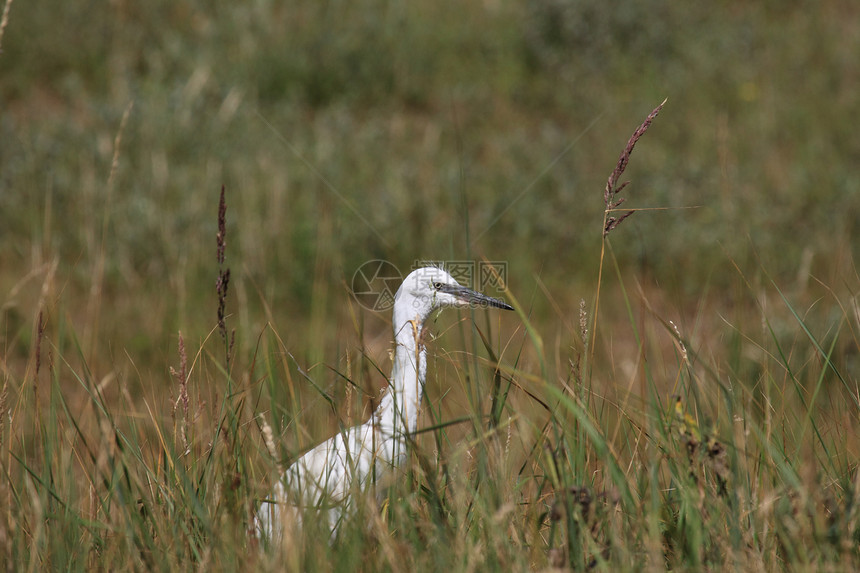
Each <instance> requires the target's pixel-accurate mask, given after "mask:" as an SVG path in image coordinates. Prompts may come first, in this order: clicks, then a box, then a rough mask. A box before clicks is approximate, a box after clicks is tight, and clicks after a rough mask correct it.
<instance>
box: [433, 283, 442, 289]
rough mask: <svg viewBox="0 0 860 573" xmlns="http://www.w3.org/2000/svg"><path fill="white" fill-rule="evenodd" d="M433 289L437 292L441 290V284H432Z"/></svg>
mask: <svg viewBox="0 0 860 573" xmlns="http://www.w3.org/2000/svg"><path fill="white" fill-rule="evenodd" d="M433 288H434V289H436V290H439V289H441V288H442V283H433Z"/></svg>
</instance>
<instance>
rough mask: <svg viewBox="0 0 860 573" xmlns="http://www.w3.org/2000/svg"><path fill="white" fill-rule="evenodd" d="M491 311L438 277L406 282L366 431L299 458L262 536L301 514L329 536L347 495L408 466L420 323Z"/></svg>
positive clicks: (418, 382) (420, 273)
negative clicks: (383, 382) (320, 517)
mask: <svg viewBox="0 0 860 573" xmlns="http://www.w3.org/2000/svg"><path fill="white" fill-rule="evenodd" d="M470 305H471V306H480V307H484V308H487V307H494V308H503V309H508V310H513V309H512V307H510V306H509V305H507V304H505V303H504V302H502V301H500V300H498V299H495V298H492V297H489V296H486V295H483V294H480V293H478V292H475V291H473V290H470V289H468V288H465V287H463V286H461V285H460V284H458V283H457V281H456V280H454V278H453V277H452V276H451V275H450V274H448V273H447V272H445V271H444V270H442V269H439V268H436V267H424V268H420V269H417V270H415V271H413V272H412V273H410V274H409V276H407V277H406V279H405V280H404V281H403V284H401V285H400V288H399V289H398V290H397V294H396V295H395V300H394V315H393V324H394V340H395V344H396V347H395V353H394V366H393V369H392V371H391V378H390V379H389V389H388V392H387V393H386V394H385V395H384V396H383V398H382V400H381V402H380V404H379V406H378V407H377V409H376V411H375V412H374V413H373V416H372V417H371V419H370V420H368V421H367V422H366V423H364V424H362V425H360V426H355V427H352V428H348V429H346V430H344V431H342V432H341V433H339V434H337V435H335V436H333V437H332V438H330V439H328V440H326V441H325V442H323V443H321V444H319V445H318V446H316V447H315V448H313V449H312V450H310V451H308V452H307V453H305V454H304V455H303V456H302V457H301V458H299V459H298V460H297V461H296V462H295V463H294V464H293V465H291V466H290V467H289V468H288V469H287V471H286V472H285V474H284V475H283V476H282V478H281V479H280V480H278V482H277V484H276V485H275V487H274V489H273V491H272V495H271V496H270V498H269V499H267V500H265V501H263V502H262V503H261V505H260V508H259V511H258V513H257V523H256V525H257V531H258V532H259V533H260V535H262V536H264V537H266V538H269V539H277V538H278V537H280V536H281V535H283V533H284V531H285V527H286V526H287V525H288V524H289V523H291V522H292V523H296V524H298V523H299V522H300V512H298V511H296V510H297V509H298V508H299V507H314V508H318V509H320V511H325V512H327V517H328V521H329V525H330V527H331V529H332V534H333V535H334V533H335V532H336V530H337V525H338V523H339V521H340V519H341V517H342V515H343V513H344V511H345V510H347V509H348V507H349V501H350V495H351V493H352V492H353V491H355V490H356V489H358V490H364V489H365V488H366V487H367V486H368V484H369V483H371V482H372V483H375V481H376V480H378V479H381V478H383V477H384V476H386V475H389V474H390V473H391V472H392V470H393V469H394V468H396V467H397V466H400V465H402V464H403V463H404V462H405V461H406V453H407V443H408V437H409V436H410V435H411V434H413V433H414V432H415V430H416V427H417V424H418V412H419V409H420V406H421V397H422V394H423V392H424V379H425V376H426V373H427V357H426V350H425V348H424V344H423V342H422V338H421V336H422V332H423V329H424V321H425V320H426V319H427V318H428V317H429V316H430V314H431V313H432V312H433V311H434V310H436V309H440V308H444V307H467V306H470Z"/></svg>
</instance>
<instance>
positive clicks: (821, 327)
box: [0, 108, 860, 571]
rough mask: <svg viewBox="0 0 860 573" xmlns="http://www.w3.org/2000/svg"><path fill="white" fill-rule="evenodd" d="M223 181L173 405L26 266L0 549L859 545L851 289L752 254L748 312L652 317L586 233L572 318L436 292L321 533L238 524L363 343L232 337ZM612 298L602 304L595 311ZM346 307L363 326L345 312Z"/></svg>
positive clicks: (311, 434)
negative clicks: (382, 447) (817, 294)
mask: <svg viewBox="0 0 860 573" xmlns="http://www.w3.org/2000/svg"><path fill="white" fill-rule="evenodd" d="M658 110H659V108H658ZM653 115H654V114H652V116H649V122H650V119H653ZM642 132H644V129H641V128H640V131H637V133H638V134H639V135H641V133H642ZM635 136H636V135H635V134H634V137H635ZM631 141H632V142H633V143H635V140H631ZM630 151H632V144H630V143H628V146H627V149H626V150H625V152H624V153H623V154H622V159H625V158H626V159H629V156H630ZM626 162H627V161H626V160H624V161H623V163H624V166H626ZM621 163H622V162H619V165H621ZM621 171H623V166H622V168H621V169H620V171H619V170H618V169H616V172H617V173H614V174H613V175H614V177H611V178H610V183H611V184H610V185H609V186H608V187H607V188H608V189H611V188H613V187H614V183H613V181H614V182H617V180H618V177H619V176H620V172H621ZM229 196H230V195H229V193H228V194H226V195H225V191H224V189H223V188H222V194H221V198H220V203H219V206H218V209H217V241H216V242H217V258H216V260H215V261H214V262H213V265H212V269H213V271H212V272H213V275H215V274H217V276H218V280H217V281H216V288H215V289H214V292H212V293H210V294H209V296H208V297H207V298H208V299H209V300H210V301H212V304H211V309H212V310H211V312H212V314H213V316H215V319H216V320H214V321H213V322H212V323H211V324H213V327H212V328H211V329H210V330H209V331H208V334H206V335H205V336H204V337H203V338H202V339H201V340H199V341H197V342H196V343H195V342H189V340H188V338H187V337H186V336H183V335H182V334H178V335H177V336H176V337H175V338H174V340H175V348H176V349H177V350H176V351H175V355H174V357H173V358H172V359H171V363H172V364H176V365H177V367H176V368H171V369H170V370H171V371H172V374H173V375H174V378H175V380H174V382H173V385H172V390H171V392H170V393H171V398H170V401H169V402H168V403H170V402H172V403H173V404H174V406H173V408H172V409H169V408H168V409H164V407H163V406H164V404H165V403H166V402H165V400H163V399H162V397H161V396H160V395H159V393H160V392H161V390H160V389H159V387H158V386H152V385H150V384H147V383H146V381H145V380H138V381H137V382H138V384H137V385H132V383H131V382H132V381H133V380H134V378H135V376H137V374H135V371H134V370H133V369H132V370H126V371H121V372H119V373H116V374H111V375H108V376H105V377H102V378H98V377H97V376H95V375H94V374H93V371H92V368H91V367H90V358H89V357H88V356H87V353H86V352H85V349H84V346H83V345H82V342H81V340H80V339H79V338H78V335H77V333H76V329H75V328H74V326H73V325H70V324H69V323H68V321H67V320H66V319H65V315H66V313H65V312H57V311H56V310H54V308H55V307H54V306H53V305H52V303H51V302H50V300H52V299H53V298H54V297H55V296H56V295H55V294H53V293H55V292H56V289H57V285H56V284H54V281H55V280H56V278H55V275H54V274H53V273H47V274H44V279H43V281H44V282H43V285H42V288H41V291H42V293H43V296H42V297H41V298H40V305H39V306H38V308H39V309H40V310H39V312H38V314H37V316H36V317H35V320H34V327H33V328H34V331H33V338H32V340H33V343H32V345H30V348H31V353H30V355H29V357H28V360H27V362H26V367H25V368H24V369H19V368H17V367H16V366H15V365H14V364H13V363H12V361H10V360H6V361H4V369H3V389H2V394H0V409H2V411H0V414H2V417H0V420H2V427H0V440H2V445H3V452H4V454H3V456H2V462H0V464H2V471H3V476H4V479H3V480H2V482H0V495H2V498H3V500H4V504H3V505H4V510H3V512H2V518H0V544H2V547H3V555H4V560H5V564H6V567H7V569H9V570H13V569H14V570H42V569H73V570H84V569H86V570H92V569H99V570H101V569H104V570H138V569H143V570H153V569H154V570H174V569H189V568H195V569H205V570H237V569H242V570H244V569H256V568H259V569H262V570H280V569H283V568H287V569H292V570H323V571H328V570H341V569H358V570H392V571H400V570H403V571H411V570H440V569H454V570H475V569H493V570H499V569H504V570H509V569H520V570H522V569H546V568H553V569H560V570H576V571H583V570H589V569H597V570H612V571H617V570H642V569H644V568H649V569H658V570H659V569H665V568H670V569H690V570H696V569H702V568H707V569H722V568H741V569H752V570H776V569H782V568H785V567H792V568H797V569H810V570H812V569H815V570H820V569H821V568H831V569H839V570H847V569H853V568H856V567H858V566H860V563H858V557H860V554H858V549H857V548H858V545H857V543H858V535H860V529H858V516H860V514H858V506H857V501H858V500H857V495H858V488H857V485H858V484H857V474H856V470H855V468H856V459H857V453H858V452H857V448H858V442H857V440H856V439H854V437H853V436H854V435H855V434H856V433H857V432H855V431H854V430H856V429H857V426H858V423H857V418H858V416H857V414H858V409H860V395H858V392H860V388H858V386H857V381H856V376H855V375H854V373H853V370H852V369H853V362H852V361H853V357H854V356H855V355H856V354H857V352H858V350H860V345H858V333H860V312H858V307H857V302H856V295H855V294H854V293H853V292H851V290H850V288H843V289H841V292H840V291H837V290H836V289H827V288H825V290H826V291H827V296H828V297H829V299H828V301H827V302H828V304H826V305H825V304H822V303H819V304H816V305H813V306H811V307H809V308H801V307H799V306H798V304H797V303H795V302H792V298H793V297H792V296H791V295H790V294H789V293H787V292H786V291H785V289H784V288H781V287H780V286H779V285H778V283H776V282H775V281H770V280H766V275H765V274H764V271H766V268H765V267H764V265H763V266H762V274H761V275H760V277H761V278H757V279H755V280H753V279H750V278H749V277H746V276H744V275H741V274H740V273H739V274H738V277H737V284H738V285H739V288H740V290H739V292H738V295H737V296H738V297H739V298H744V297H745V298H748V299H751V300H754V301H755V303H756V305H757V312H755V313H749V312H748V311H747V309H746V307H745V305H738V306H737V307H736V308H735V309H731V308H730V309H728V310H727V311H726V312H725V313H722V315H721V320H722V322H723V324H722V325H716V324H714V323H712V322H710V321H708V319H707V317H704V316H702V315H701V313H700V314H699V315H696V316H693V317H681V320H680V322H678V323H676V322H675V321H674V319H673V320H670V319H667V318H665V317H664V316H663V315H661V312H662V311H661V308H660V307H661V305H663V304H664V303H663V302H661V301H657V300H654V299H655V298H657V297H659V296H660V293H654V292H648V291H646V290H645V289H644V288H643V286H642V285H636V289H635V290H634V291H631V290H630V289H629V286H628V281H627V280H625V275H624V274H623V273H622V272H621V269H620V265H619V264H618V261H617V260H616V259H615V258H614V253H615V249H614V248H612V246H611V245H610V244H609V243H608V242H607V251H606V252H607V253H608V256H609V262H610V263H613V264H614V266H615V269H616V271H617V272H616V275H615V276H616V281H615V282H614V283H612V282H611V281H610V279H609V278H608V276H609V275H608V274H607V275H605V276H603V278H602V279H601V290H602V291H604V292H603V294H602V295H601V298H602V300H603V301H604V302H603V303H602V306H603V307H604V308H605V309H608V310H609V311H602V312H601V314H600V315H598V314H597V312H596V306H597V305H596V300H595V304H594V309H595V310H594V312H593V314H592V316H589V314H590V311H589V309H588V305H586V304H585V303H584V302H583V303H582V305H581V306H580V308H579V311H578V312H579V319H578V320H572V319H571V316H575V315H576V311H575V310H574V309H564V308H562V307H560V306H559V307H557V312H558V315H557V319H558V323H559V324H561V325H564V328H565V329H566V330H565V331H564V332H563V334H561V335H560V336H558V337H557V338H556V339H555V340H552V341H547V340H546V339H545V337H544V335H543V334H542V333H541V329H540V328H539V326H538V325H536V324H535V323H534V322H533V321H532V319H531V317H530V313H531V310H530V307H531V306H532V305H533V304H534V303H533V302H529V301H528V299H527V298H526V297H524V296H522V295H520V296H517V293H516V292H514V291H513V290H511V289H506V292H505V294H506V296H507V297H508V299H509V300H510V301H512V303H513V304H514V305H515V306H516V308H517V309H518V321H513V320H510V321H502V319H501V318H497V317H492V318H491V317H485V318H484V319H483V320H480V319H479V320H474V319H473V318H472V317H469V316H464V315H463V316H457V315H456V314H455V313H450V314H451V316H445V315H443V318H440V319H439V321H438V324H437V330H438V331H439V336H438V338H437V339H436V340H435V341H434V342H432V343H431V353H432V355H433V358H432V360H431V368H430V376H429V382H428V384H429V386H430V391H429V392H428V398H427V404H426V407H425V414H424V418H423V423H422V427H421V430H420V431H419V433H418V435H416V436H415V443H414V445H413V448H412V450H411V452H410V457H409V462H408V464H407V465H406V466H405V467H404V468H402V471H401V473H400V474H399V475H397V476H395V479H393V480H391V481H390V482H388V483H384V484H378V489H379V492H378V493H379V494H380V495H378V496H377V495H374V494H373V493H372V492H365V493H360V494H358V495H359V498H358V502H357V503H356V504H355V511H354V512H353V513H351V514H350V515H348V516H347V518H346V521H345V523H343V524H342V525H341V527H340V529H339V534H338V536H337V538H336V539H335V540H334V541H333V542H330V541H329V538H328V534H327V533H326V532H325V530H324V524H323V523H321V522H320V520H317V519H315V517H314V515H313V514H308V515H306V516H305V519H304V521H303V527H302V528H301V530H298V531H297V532H296V534H295V535H293V536H288V537H287V538H286V539H285V540H284V542H283V543H282V544H280V545H276V546H270V545H268V544H265V543H262V544H261V540H258V539H256V532H254V531H253V527H252V523H253V521H252V520H253V515H254V512H255V511H256V508H257V503H258V500H259V499H260V498H262V497H263V496H265V495H266V494H265V492H266V491H268V488H269V487H270V485H271V483H272V482H273V480H275V479H277V475H278V474H279V472H280V471H282V468H283V467H284V465H285V464H286V463H288V462H289V460H290V459H291V458H292V457H293V455H294V453H296V452H299V451H302V450H303V449H305V448H306V447H307V446H308V445H310V444H313V443H314V442H316V441H318V440H319V439H320V438H321V437H323V436H324V435H325V433H326V431H331V430H330V429H331V424H332V423H335V424H337V425H340V424H346V425H349V424H353V423H356V422H358V421H360V420H362V419H364V418H365V417H366V416H367V414H368V409H369V407H372V405H373V401H374V398H375V397H376V389H377V388H378V387H379V386H380V381H381V380H383V379H384V378H383V377H384V375H385V374H384V373H385V372H387V361H386V359H385V358H377V357H375V356H374V351H373V350H372V349H370V348H368V347H366V346H365V345H364V343H361V344H359V345H358V346H353V345H351V344H346V345H345V347H344V348H343V349H342V350H341V351H340V352H339V353H338V355H339V356H342V357H343V358H342V359H338V360H337V361H336V362H333V363H329V364H330V365H328V366H319V365H317V366H314V365H311V366H313V367H312V368H308V366H307V365H305V364H302V361H301V360H299V359H296V358H295V357H294V356H293V355H292V353H291V351H290V349H289V347H288V346H287V345H286V344H285V343H284V337H283V335H282V332H281V328H283V327H279V326H278V325H276V324H269V325H268V326H266V327H265V328H263V329H261V330H258V331H256V332H250V333H242V332H241V331H240V332H239V333H238V336H239V337H240V338H241V337H242V336H251V337H253V340H254V342H253V344H252V345H250V348H251V350H250V351H249V352H246V353H244V354H243V353H241V352H236V351H235V349H236V348H242V346H234V342H233V341H234V335H233V334H230V333H231V332H232V330H230V329H228V328H227V321H228V320H231V317H232V316H234V314H233V312H232V311H231V310H230V305H231V304H234V302H233V299H231V298H228V296H227V294H228V291H227V284H228V280H229V279H228V278H226V277H229V269H228V267H227V266H226V264H227V263H226V260H227V253H228V252H229V248H228V245H229V244H230V243H228V242H227V240H226V238H227V232H228V231H227V228H228V219H229V218H228V211H227V209H226V204H227V202H226V199H225V197H229ZM213 205H214V202H213ZM614 207H617V201H616V202H615V203H614V206H610V204H609V203H607V209H608V211H607V213H609V212H610V211H609V209H613V208H614ZM607 216H608V215H607ZM619 221H620V219H617V220H616V222H619ZM615 226H616V227H617V224H616V225H615ZM595 228H596V225H595ZM608 228H609V227H608V226H607V224H606V223H605V222H604V225H603V229H604V230H606V229H608ZM622 229H623V228H622ZM623 232H624V231H623V230H621V231H615V232H614V233H613V235H612V236H613V237H622V241H623V237H624V235H623ZM605 240H606V241H609V237H608V233H607V234H606V235H605ZM624 246H625V245H624V243H623V242H622V243H621V245H620V247H617V248H624ZM216 267H217V269H216ZM215 270H217V273H216V272H215ZM755 281H758V282H757V283H756V282H755ZM535 285H536V288H538V287H539V286H540V282H539V281H536V282H535ZM543 293H544V294H543V295H541V296H546V297H547V298H551V297H552V293H551V292H550V291H547V290H545V291H543ZM204 294H205V293H204ZM104 296H105V295H102V297H104ZM534 296H536V295H532V297H534ZM60 300H62V298H60ZM105 300H106V299H104V298H102V299H101V302H105ZM203 300H205V299H203ZM54 304H56V303H54ZM617 309H621V311H622V313H626V314H627V316H628V318H627V320H626V325H625V322H623V321H622V322H619V321H617V320H615V319H612V320H613V321H612V323H611V327H610V326H609V325H608V324H607V325H604V324H603V322H604V321H608V320H610V318H607V317H612V316H613V315H612V313H613V312H616V311H617ZM625 309H626V310H625ZM822 310H823V312H822ZM610 311H611V312H610ZM358 314H362V313H358V312H357V315H358ZM601 317H604V318H601ZM475 318H477V317H475ZM590 319H593V322H591V321H590ZM679 324H680V326H679ZM354 328H355V335H356V337H357V338H356V339H357V340H359V341H360V340H362V337H363V335H364V333H365V327H364V326H363V324H362V322H361V320H356V321H355V322H354ZM614 329H621V330H627V331H629V333H630V334H631V335H632V336H631V337H629V338H626V340H627V341H628V342H627V343H626V344H629V346H625V347H618V346H616V343H617V341H618V340H619V339H622V338H625V337H621V336H618V335H617V334H616V333H615V332H614ZM201 332H204V333H205V332H206V331H205V330H201ZM458 339H459V340H458ZM722 346H724V347H726V348H727V351H726V352H724V351H722V350H721V349H717V350H715V348H719V347H722ZM458 348H471V349H472V350H469V351H461V350H457V349H458ZM590 348H595V349H596V351H594V352H592V351H591V350H590ZM128 361H129V363H130V364H131V365H132V367H134V366H135V363H134V357H133V356H131V355H129V356H128ZM166 369H167V368H166ZM331 381H337V383H334V384H332V383H331ZM73 388H77V390H73ZM315 420H316V421H315ZM323 420H328V422H327V424H328V426H327V427H328V428H329V430H325V427H326V426H321V425H320V422H321V421H323ZM380 499H381V500H382V501H381V503H380V501H379V500H380Z"/></svg>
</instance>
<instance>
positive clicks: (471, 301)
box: [437, 284, 514, 310]
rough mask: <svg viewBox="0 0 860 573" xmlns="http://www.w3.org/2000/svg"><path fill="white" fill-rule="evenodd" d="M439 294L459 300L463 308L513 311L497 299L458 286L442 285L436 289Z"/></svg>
mask: <svg viewBox="0 0 860 573" xmlns="http://www.w3.org/2000/svg"><path fill="white" fill-rule="evenodd" d="M437 290H438V291H439V292H444V293H447V294H450V295H451V296H454V297H456V298H458V299H459V300H461V301H462V302H463V306H467V305H469V306H477V307H480V308H501V309H504V310H514V307H512V306H511V305H509V304H508V303H506V302H504V301H501V300H499V299H497V298H493V297H491V296H487V295H485V294H481V293H479V292H476V291H473V290H472V289H468V288H466V287H464V286H460V285H449V284H442V285H439V287H438V288H437Z"/></svg>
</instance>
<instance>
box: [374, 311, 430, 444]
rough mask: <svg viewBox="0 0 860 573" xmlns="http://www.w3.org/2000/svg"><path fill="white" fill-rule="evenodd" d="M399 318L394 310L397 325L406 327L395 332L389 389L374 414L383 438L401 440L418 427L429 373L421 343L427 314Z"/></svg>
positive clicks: (425, 353)
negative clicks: (400, 319)
mask: <svg viewBox="0 0 860 573" xmlns="http://www.w3.org/2000/svg"><path fill="white" fill-rule="evenodd" d="M398 318H399V317H398V316H397V313H395V321H394V323H395V325H398V324H402V325H403V326H402V327H401V328H400V329H399V331H396V332H395V333H394V340H395V344H396V348H395V351H394V367H393V368H392V370H391V379H390V380H389V388H388V392H387V393H386V394H385V395H384V396H383V398H382V401H381V402H380V403H379V407H378V408H377V410H376V414H375V417H376V424H377V425H378V428H379V429H380V430H381V432H382V436H383V438H386V439H387V438H390V437H393V438H394V439H396V440H402V439H403V438H402V436H403V435H404V434H406V433H411V432H414V431H415V430H416V428H417V427H418V412H419V409H420V407H421V397H422V395H423V394H424V377H425V375H426V373H427V352H426V350H425V349H424V345H423V344H422V343H421V331H422V329H423V326H424V324H423V323H424V317H423V316H415V317H414V318H413V319H408V320H404V321H399V320H397V319H398Z"/></svg>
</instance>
